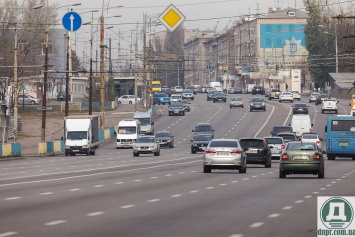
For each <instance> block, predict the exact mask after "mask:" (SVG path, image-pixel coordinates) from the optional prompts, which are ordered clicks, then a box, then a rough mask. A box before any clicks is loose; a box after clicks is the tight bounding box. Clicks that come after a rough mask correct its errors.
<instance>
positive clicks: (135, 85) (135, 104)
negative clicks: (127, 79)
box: [134, 23, 138, 111]
mask: <svg viewBox="0 0 355 237" xmlns="http://www.w3.org/2000/svg"><path fill="white" fill-rule="evenodd" d="M137 34H138V23H137V29H136V43H135V51H136V52H135V62H134V74H135V78H134V111H137V94H138V88H137V83H138V35H137Z"/></svg>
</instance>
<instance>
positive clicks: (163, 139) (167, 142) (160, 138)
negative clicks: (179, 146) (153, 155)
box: [155, 131, 174, 148]
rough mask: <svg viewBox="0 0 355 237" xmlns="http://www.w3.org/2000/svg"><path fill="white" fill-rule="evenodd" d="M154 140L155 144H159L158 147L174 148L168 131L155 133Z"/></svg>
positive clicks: (172, 138) (172, 137) (171, 136)
mask: <svg viewBox="0 0 355 237" xmlns="http://www.w3.org/2000/svg"><path fill="white" fill-rule="evenodd" d="M155 138H156V139H157V143H159V145H160V147H163V146H166V147H170V148H173V147H174V136H173V135H171V133H170V132H168V131H161V132H156V133H155Z"/></svg>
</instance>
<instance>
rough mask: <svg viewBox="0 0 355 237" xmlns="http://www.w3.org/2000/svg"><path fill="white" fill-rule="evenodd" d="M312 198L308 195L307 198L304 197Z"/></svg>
mask: <svg viewBox="0 0 355 237" xmlns="http://www.w3.org/2000/svg"><path fill="white" fill-rule="evenodd" d="M311 197H312V196H310V195H307V196H304V198H311Z"/></svg>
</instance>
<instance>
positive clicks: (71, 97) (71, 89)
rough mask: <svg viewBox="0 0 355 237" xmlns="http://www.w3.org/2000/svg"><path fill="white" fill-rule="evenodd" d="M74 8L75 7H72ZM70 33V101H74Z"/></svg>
mask: <svg viewBox="0 0 355 237" xmlns="http://www.w3.org/2000/svg"><path fill="white" fill-rule="evenodd" d="M72 10H73V9H72ZM68 34H69V84H70V86H69V93H70V102H73V78H72V77H73V73H72V71H73V63H72V52H71V43H70V31H69V32H68Z"/></svg>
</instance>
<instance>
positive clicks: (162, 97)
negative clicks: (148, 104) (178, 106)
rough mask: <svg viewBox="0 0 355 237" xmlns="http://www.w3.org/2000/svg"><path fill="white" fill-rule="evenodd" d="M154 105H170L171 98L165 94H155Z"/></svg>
mask: <svg viewBox="0 0 355 237" xmlns="http://www.w3.org/2000/svg"><path fill="white" fill-rule="evenodd" d="M153 104H158V105H160V104H163V105H165V104H170V97H169V96H168V95H167V94H165V93H155V94H154V95H153Z"/></svg>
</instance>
